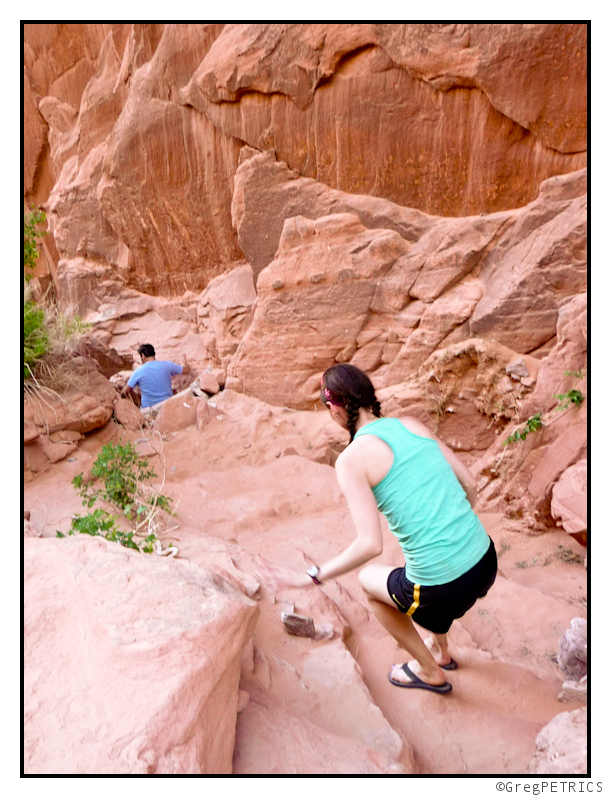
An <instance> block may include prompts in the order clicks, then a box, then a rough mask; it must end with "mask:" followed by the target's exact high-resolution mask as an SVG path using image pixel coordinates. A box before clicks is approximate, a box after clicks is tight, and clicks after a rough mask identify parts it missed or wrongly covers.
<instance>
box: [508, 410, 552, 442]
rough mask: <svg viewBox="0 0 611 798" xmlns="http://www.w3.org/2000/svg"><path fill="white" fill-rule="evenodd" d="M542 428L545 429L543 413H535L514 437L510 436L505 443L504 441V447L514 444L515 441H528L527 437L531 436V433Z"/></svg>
mask: <svg viewBox="0 0 611 798" xmlns="http://www.w3.org/2000/svg"><path fill="white" fill-rule="evenodd" d="M541 427H543V421H542V420H541V413H535V415H534V416H531V417H530V418H529V419H528V421H527V422H526V424H525V425H524V426H523V427H522V428H521V429H518V430H516V431H515V432H514V433H513V435H510V436H509V437H508V438H507V439H506V440H505V441H503V446H507V444H508V443H514V442H515V441H523V440H525V439H526V436H527V435H529V434H530V433H531V432H536V431H537V430H539V429H541Z"/></svg>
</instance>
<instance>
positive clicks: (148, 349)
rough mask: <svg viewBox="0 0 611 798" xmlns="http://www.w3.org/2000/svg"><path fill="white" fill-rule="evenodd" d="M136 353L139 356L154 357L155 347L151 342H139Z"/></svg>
mask: <svg viewBox="0 0 611 798" xmlns="http://www.w3.org/2000/svg"><path fill="white" fill-rule="evenodd" d="M138 354H139V355H140V356H141V357H155V347H154V346H153V345H152V344H141V345H140V346H139V347H138Z"/></svg>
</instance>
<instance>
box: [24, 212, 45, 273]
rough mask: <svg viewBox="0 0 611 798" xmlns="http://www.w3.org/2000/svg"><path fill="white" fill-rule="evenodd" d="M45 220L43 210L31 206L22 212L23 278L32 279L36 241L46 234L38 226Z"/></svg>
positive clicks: (36, 250) (36, 255)
mask: <svg viewBox="0 0 611 798" xmlns="http://www.w3.org/2000/svg"><path fill="white" fill-rule="evenodd" d="M46 221H47V217H46V216H45V214H44V211H41V210H38V209H37V208H32V209H31V210H30V211H25V212H24V214H23V267H24V269H25V279H26V280H27V281H29V280H31V279H32V274H31V272H32V270H33V269H34V266H36V261H37V260H38V241H39V240H40V239H42V237H43V236H45V235H46V234H47V232H46V230H40V229H39V226H40V225H42V224H44V223H45V222H46Z"/></svg>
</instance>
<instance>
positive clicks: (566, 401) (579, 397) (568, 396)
mask: <svg viewBox="0 0 611 798" xmlns="http://www.w3.org/2000/svg"><path fill="white" fill-rule="evenodd" d="M554 399H558V401H559V404H558V407H557V408H556V410H566V409H567V407H570V406H571V404H574V405H577V406H579V405H580V404H581V403H582V402H583V401H584V395H583V394H582V393H581V391H580V390H578V389H577V388H571V390H570V391H567V392H566V393H555V394H554Z"/></svg>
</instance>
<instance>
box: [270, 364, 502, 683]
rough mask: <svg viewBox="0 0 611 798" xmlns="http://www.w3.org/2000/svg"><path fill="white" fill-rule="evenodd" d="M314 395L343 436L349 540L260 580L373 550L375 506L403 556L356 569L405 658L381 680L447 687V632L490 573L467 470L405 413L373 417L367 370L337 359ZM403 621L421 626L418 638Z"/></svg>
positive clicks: (309, 575) (295, 579)
mask: <svg viewBox="0 0 611 798" xmlns="http://www.w3.org/2000/svg"><path fill="white" fill-rule="evenodd" d="M321 400H322V401H323V403H324V404H325V405H326V406H327V408H328V409H329V412H330V413H331V417H332V418H333V420H334V421H336V422H337V423H338V424H339V425H340V426H341V427H343V428H344V429H347V430H348V431H349V432H350V445H349V446H348V447H347V449H345V451H343V452H342V453H341V455H340V456H339V458H338V459H337V462H336V465H335V470H336V474H337V479H338V482H339V485H340V488H341V489H342V492H343V494H344V496H345V497H346V500H347V502H348V507H349V509H350V514H351V516H352V520H353V522H354V526H355V528H356V533H357V534H356V539H355V540H354V541H353V542H352V543H351V544H350V546H348V547H347V548H346V549H344V551H342V552H340V554H338V555H337V556H336V557H333V558H332V559H330V560H328V561H327V562H325V563H323V564H322V565H321V566H320V567H318V566H313V567H312V568H310V569H309V570H308V571H307V572H306V573H305V574H298V573H297V572H295V571H292V570H290V569H287V568H282V567H280V566H275V567H273V568H271V569H270V571H269V573H268V577H269V578H270V579H271V581H273V582H275V583H276V584H283V585H287V586H293V587H306V586H308V585H309V584H317V585H320V584H322V583H323V582H324V581H326V580H328V579H333V578H335V577H336V576H339V575H340V574H343V573H347V572H348V571H351V570H353V569H354V568H357V567H358V566H360V565H363V564H365V563H367V562H368V561H369V560H371V559H373V558H374V557H376V556H378V555H379V554H381V553H382V548H383V544H382V528H381V525H380V516H379V513H380V512H381V513H382V514H383V515H384V516H385V517H386V519H387V522H388V527H389V529H390V531H391V532H392V533H393V534H394V535H395V536H396V538H397V540H398V541H399V544H400V546H401V549H402V551H403V553H404V555H405V566H404V567H401V568H393V567H392V566H385V565H379V564H377V563H369V565H367V566H366V567H365V568H363V570H362V571H360V573H359V581H360V583H361V586H362V587H363V590H364V592H365V597H366V599H367V601H368V603H369V606H370V608H371V610H372V611H373V613H374V615H375V616H376V618H377V619H378V620H379V621H380V623H381V624H382V625H383V626H384V627H385V629H386V630H387V631H388V632H390V634H391V635H392V636H393V637H394V638H395V640H396V641H397V642H398V643H399V645H401V646H402V647H403V648H404V649H405V650H406V651H407V652H408V653H409V654H410V655H411V656H412V657H413V659H412V660H410V661H409V662H408V663H405V664H403V665H394V666H393V668H392V670H391V672H390V674H389V679H390V681H391V682H392V683H393V684H395V685H397V686H398V687H411V688H420V689H425V690H431V691H433V692H437V693H448V692H450V690H451V689H452V685H451V684H450V682H448V681H446V677H445V673H444V671H448V670H454V669H455V668H456V667H457V663H456V662H455V660H454V659H453V658H452V656H451V655H450V652H449V649H448V640H447V632H448V630H449V628H450V626H451V624H452V622H453V621H454V620H455V619H456V618H460V617H462V616H463V615H464V614H465V612H466V611H467V610H468V609H470V608H471V607H472V606H473V605H474V604H475V602H476V601H477V599H478V598H482V597H483V596H485V595H486V593H487V592H488V590H489V589H490V587H491V586H492V584H493V582H494V580H495V577H496V570H497V562H496V552H495V549H494V544H493V543H492V541H491V539H490V538H489V536H488V535H487V534H486V531H485V530H484V528H483V526H482V524H481V522H480V520H479V518H478V517H477V515H476V514H475V513H474V512H473V505H474V504H475V501H476V497H477V492H476V484H475V480H474V478H473V475H472V474H471V472H470V471H469V469H468V468H467V467H466V466H465V465H464V464H463V463H462V462H461V461H460V460H459V459H458V457H456V455H455V454H454V453H453V452H452V450H451V449H449V448H448V447H447V446H445V444H443V443H442V442H441V441H439V440H437V439H436V438H435V437H434V435H433V434H432V433H431V432H430V431H429V430H428V429H427V427H426V426H425V425H424V424H421V423H420V422H419V421H417V420H416V419H413V418H382V417H381V415H382V414H381V409H380V404H379V402H378V400H377V398H376V396H375V391H374V388H373V385H372V383H371V381H370V380H369V378H368V377H367V375H365V374H364V373H363V372H362V371H360V369H357V368H356V367H355V366H351V365H350V364H347V363H341V364H338V365H336V366H332V367H331V368H330V369H328V370H327V371H326V372H325V373H324V375H323V378H322V382H321ZM413 621H416V623H417V624H418V625H419V626H421V627H422V628H424V629H427V630H428V631H430V633H431V636H430V637H429V638H427V639H426V641H425V640H423V638H422V637H421V636H420V634H419V632H418V630H417V629H416V627H415V626H414V623H413Z"/></svg>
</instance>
